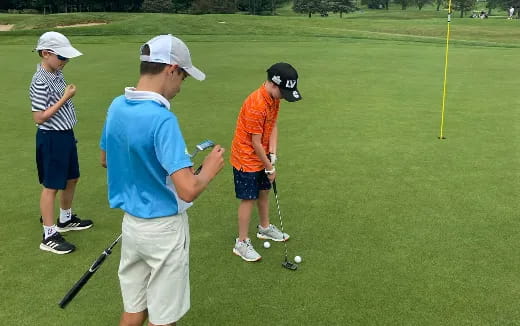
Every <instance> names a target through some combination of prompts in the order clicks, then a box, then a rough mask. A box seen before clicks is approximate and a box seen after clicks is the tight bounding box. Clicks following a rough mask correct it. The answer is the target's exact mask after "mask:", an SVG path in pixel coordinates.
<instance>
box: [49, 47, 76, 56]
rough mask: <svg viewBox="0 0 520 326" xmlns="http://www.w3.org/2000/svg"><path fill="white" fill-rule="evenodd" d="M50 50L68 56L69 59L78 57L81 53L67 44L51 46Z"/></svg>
mask: <svg viewBox="0 0 520 326" xmlns="http://www.w3.org/2000/svg"><path fill="white" fill-rule="evenodd" d="M51 50H52V51H54V52H56V53H57V54H59V55H61V56H62V57H65V58H69V59H72V58H75V57H79V56H80V55H82V54H83V53H81V52H79V51H78V50H76V49H75V48H73V47H72V46H67V47H63V48H53V49H51Z"/></svg>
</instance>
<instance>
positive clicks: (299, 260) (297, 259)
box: [294, 256, 302, 264]
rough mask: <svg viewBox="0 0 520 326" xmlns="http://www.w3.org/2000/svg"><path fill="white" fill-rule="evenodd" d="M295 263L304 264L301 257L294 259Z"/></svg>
mask: <svg viewBox="0 0 520 326" xmlns="http://www.w3.org/2000/svg"><path fill="white" fill-rule="evenodd" d="M294 262H295V263H298V264H299V263H301V262H302V257H300V256H296V257H294Z"/></svg>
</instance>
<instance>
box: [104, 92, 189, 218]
mask: <svg viewBox="0 0 520 326" xmlns="http://www.w3.org/2000/svg"><path fill="white" fill-rule="evenodd" d="M169 109H170V103H169V102H168V100H166V99H165V98H164V97H163V96H161V95H160V94H157V93H154V92H144V91H136V90H135V89H133V88H130V87H127V88H126V89H125V95H121V96H119V97H116V98H115V99H114V101H113V102H112V104H111V105H110V107H109V108H108V113H107V118H106V120H105V125H104V127H103V133H102V134H101V141H100V147H101V149H102V150H104V151H105V152H106V159H107V179H108V200H109V203H110V207H111V208H121V209H122V210H123V211H125V212H127V213H129V214H131V215H133V216H136V217H141V218H156V217H162V216H170V215H176V214H179V213H182V212H184V211H185V210H186V209H188V208H189V207H190V206H191V205H192V204H191V203H186V202H184V201H183V200H182V199H180V198H179V196H178V195H177V192H176V190H175V187H174V185H173V183H172V182H171V178H170V175H171V174H172V173H174V172H175V171H178V170H180V169H182V168H186V167H191V166H193V163H192V162H191V159H190V156H189V154H188V150H187V148H186V143H185V142H184V138H183V137H182V133H181V130H180V128H179V123H178V121H177V117H176V116H175V115H174V114H173V113H172V112H171V111H169Z"/></svg>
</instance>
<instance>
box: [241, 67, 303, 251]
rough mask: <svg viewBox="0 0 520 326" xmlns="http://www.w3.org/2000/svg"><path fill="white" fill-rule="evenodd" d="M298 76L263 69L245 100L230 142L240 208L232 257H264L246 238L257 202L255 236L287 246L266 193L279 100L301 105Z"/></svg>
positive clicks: (285, 70) (272, 175)
mask: <svg viewBox="0 0 520 326" xmlns="http://www.w3.org/2000/svg"><path fill="white" fill-rule="evenodd" d="M297 83H298V73H297V72H296V70H295V69H294V68H293V67H292V66H291V65H290V64H288V63H284V62H279V63H276V64H274V65H272V66H271V67H270V68H269V69H267V81H265V82H264V83H263V84H262V86H260V88H258V89H257V90H256V91H254V92H253V93H251V94H250V95H249V96H248V97H247V98H246V100H245V101H244V103H243V105H242V108H241V109H240V113H239V115H238V119H237V125H236V130H235V135H234V137H233V142H232V143H231V165H233V177H234V182H235V194H236V197H237V198H238V199H240V205H239V207H238V238H236V241H235V247H234V248H233V253H234V254H235V255H237V256H240V257H241V258H242V259H244V260H245V261H258V260H260V259H261V258H262V257H261V256H260V255H259V254H258V252H256V250H255V249H254V248H253V245H252V244H251V240H250V239H249V236H248V233H249V221H250V219H251V213H252V211H253V207H254V205H255V203H256V204H257V206H258V215H259V216H260V224H259V225H258V232H257V234H256V237H257V238H259V239H266V240H272V241H286V240H287V239H289V235H288V234H286V233H282V232H281V231H280V230H279V229H278V228H277V227H276V226H274V225H273V224H271V223H270V222H269V189H271V183H272V182H273V181H274V179H275V177H276V171H275V168H274V164H275V161H276V148H277V144H278V127H277V122H276V121H277V118H278V110H279V108H280V99H282V98H283V99H285V100H286V101H288V102H295V101H299V100H301V95H300V92H299V91H298V89H297Z"/></svg>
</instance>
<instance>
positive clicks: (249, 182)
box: [233, 168, 271, 199]
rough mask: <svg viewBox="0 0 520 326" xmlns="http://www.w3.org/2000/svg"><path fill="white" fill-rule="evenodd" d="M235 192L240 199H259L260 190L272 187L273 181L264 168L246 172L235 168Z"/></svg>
mask: <svg viewBox="0 0 520 326" xmlns="http://www.w3.org/2000/svg"><path fill="white" fill-rule="evenodd" d="M233 179H234V180H235V194H236V197H237V198H238V199H258V195H259V193H260V190H269V189H271V182H270V181H269V179H268V178H267V175H266V174H265V172H264V170H262V171H257V172H244V171H240V170H237V169H235V168H233Z"/></svg>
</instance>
